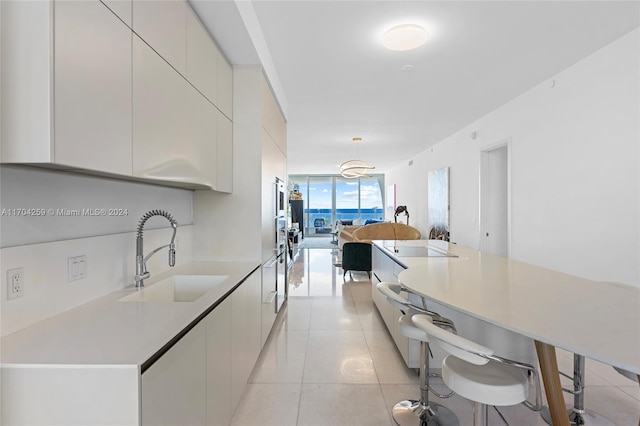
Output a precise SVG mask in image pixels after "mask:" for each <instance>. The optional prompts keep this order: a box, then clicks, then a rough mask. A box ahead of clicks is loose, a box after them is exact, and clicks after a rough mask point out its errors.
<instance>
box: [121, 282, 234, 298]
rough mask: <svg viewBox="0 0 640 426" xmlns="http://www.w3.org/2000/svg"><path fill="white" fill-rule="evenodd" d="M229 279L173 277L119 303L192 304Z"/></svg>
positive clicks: (143, 289)
mask: <svg viewBox="0 0 640 426" xmlns="http://www.w3.org/2000/svg"><path fill="white" fill-rule="evenodd" d="M227 278H229V276H228V275H174V276H172V277H169V278H166V279H164V280H162V281H158V282H157V283H155V284H152V285H149V286H147V287H143V288H142V289H141V290H139V291H136V292H135V293H132V294H129V295H127V296H125V297H123V298H122V299H120V300H119V301H120V302H194V301H196V300H198V299H199V298H201V297H202V296H204V295H205V294H207V293H208V292H209V291H211V290H213V289H214V288H215V287H216V286H218V285H219V284H220V283H222V282H223V281H225V280H226V279H227Z"/></svg>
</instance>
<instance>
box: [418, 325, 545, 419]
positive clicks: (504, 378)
mask: <svg viewBox="0 0 640 426" xmlns="http://www.w3.org/2000/svg"><path fill="white" fill-rule="evenodd" d="M411 320H412V321H413V323H414V325H415V326H416V327H418V328H419V329H421V330H423V331H424V332H425V333H426V334H427V337H428V339H429V340H430V341H431V342H433V343H436V344H437V345H439V346H440V347H442V349H444V350H445V351H447V352H448V353H449V354H450V355H448V356H447V357H446V358H445V359H444V361H443V362H442V379H443V380H444V382H445V383H446V384H447V386H449V388H451V390H453V391H454V392H455V393H456V394H458V395H460V396H463V397H465V398H467V399H469V400H471V401H473V402H474V410H473V411H474V416H473V417H474V418H473V424H474V426H479V425H487V424H488V413H487V406H488V405H493V406H510V405H517V404H520V403H524V404H525V405H526V406H527V407H528V408H530V409H533V410H536V411H537V410H540V408H541V407H542V392H541V388H540V381H539V378H538V373H537V371H536V369H535V368H534V367H533V366H531V365H528V364H523V363H519V362H516V361H512V360H509V359H506V358H501V357H499V356H496V355H494V353H493V350H492V349H490V348H487V347H486V346H482V345H480V344H478V343H476V342H473V341H471V340H468V339H465V338H464V337H461V336H458V335H456V334H453V333H451V332H449V331H447V330H445V329H442V328H440V327H436V326H435V325H434V324H433V323H432V321H431V320H430V318H428V317H427V316H425V315H413V317H412V318H411ZM529 373H531V374H532V376H533V377H534V380H535V384H536V403H535V405H534V404H531V403H530V402H529V401H528V400H527V398H528V397H529V378H528V374H529ZM500 415H501V416H502V414H500Z"/></svg>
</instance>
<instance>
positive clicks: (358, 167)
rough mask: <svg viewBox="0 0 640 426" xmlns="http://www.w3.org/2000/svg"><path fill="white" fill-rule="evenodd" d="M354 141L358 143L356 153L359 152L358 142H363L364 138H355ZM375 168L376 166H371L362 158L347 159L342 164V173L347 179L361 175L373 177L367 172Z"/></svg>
mask: <svg viewBox="0 0 640 426" xmlns="http://www.w3.org/2000/svg"><path fill="white" fill-rule="evenodd" d="M352 140H353V143H355V144H356V155H357V154H358V152H357V150H358V148H357V144H359V143H360V142H362V138H353V139H352ZM373 169H375V167H374V166H371V165H369V164H367V163H365V162H364V161H362V160H347V161H345V162H344V163H342V164H340V174H341V175H342V177H345V178H347V179H355V178H359V177H371V176H370V175H368V174H367V170H373Z"/></svg>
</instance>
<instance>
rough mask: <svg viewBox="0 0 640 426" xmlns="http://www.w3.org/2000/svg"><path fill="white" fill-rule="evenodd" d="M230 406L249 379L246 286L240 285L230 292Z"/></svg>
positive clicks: (233, 407)
mask: <svg viewBox="0 0 640 426" xmlns="http://www.w3.org/2000/svg"><path fill="white" fill-rule="evenodd" d="M231 310H232V314H231V407H232V411H234V410H235V407H236V406H237V405H238V402H239V401H240V398H241V397H242V393H243V392H244V387H245V386H246V384H247V380H248V379H249V373H250V372H249V368H250V367H249V363H248V359H249V358H248V352H249V344H248V343H249V340H248V339H247V331H248V328H249V326H248V321H247V287H246V286H245V285H241V286H240V287H238V288H237V289H236V290H235V291H234V292H233V294H231Z"/></svg>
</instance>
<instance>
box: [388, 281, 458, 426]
mask: <svg viewBox="0 0 640 426" xmlns="http://www.w3.org/2000/svg"><path fill="white" fill-rule="evenodd" d="M376 288H377V289H378V291H380V292H381V293H382V294H383V295H384V296H385V297H386V299H387V301H388V302H389V303H390V304H391V305H393V306H395V307H396V308H398V309H400V311H401V312H403V315H402V316H401V317H400V318H399V319H398V329H399V330H400V333H402V335H403V336H405V337H407V338H409V339H413V340H417V341H418V342H420V399H418V400H416V399H405V400H402V401H400V402H398V403H397V404H395V405H394V407H393V409H392V410H391V415H392V417H393V420H394V421H395V422H396V424H398V425H400V426H430V425H440V426H458V425H459V422H458V418H457V417H456V415H455V414H454V413H453V412H452V411H451V410H450V409H448V408H447V407H445V406H444V405H442V404H437V403H433V402H429V391H430V390H431V391H432V392H433V390H432V389H431V388H430V387H429V376H430V375H431V374H430V373H429V355H430V354H429V340H428V338H427V333H425V332H424V331H422V330H420V329H419V328H418V327H416V326H415V324H413V321H412V320H411V318H412V317H413V315H415V314H417V313H423V314H425V317H426V318H428V320H429V321H434V322H435V323H436V324H438V325H440V326H443V327H447V328H449V329H452V330H455V327H454V325H453V323H452V322H451V320H449V319H447V318H443V317H441V316H440V315H438V314H436V313H435V312H431V311H429V310H428V309H426V308H425V307H424V306H417V305H413V304H411V303H410V302H409V301H408V300H406V299H403V298H402V297H401V296H400V293H401V292H402V291H405V290H404V289H403V288H402V286H401V285H400V284H396V283H388V282H381V283H378V285H377V286H376ZM423 305H424V303H423ZM434 393H435V394H436V395H438V396H439V397H442V398H446V397H449V396H451V395H452V394H453V393H451V394H448V395H441V394H438V393H436V392H434Z"/></svg>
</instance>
